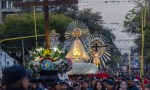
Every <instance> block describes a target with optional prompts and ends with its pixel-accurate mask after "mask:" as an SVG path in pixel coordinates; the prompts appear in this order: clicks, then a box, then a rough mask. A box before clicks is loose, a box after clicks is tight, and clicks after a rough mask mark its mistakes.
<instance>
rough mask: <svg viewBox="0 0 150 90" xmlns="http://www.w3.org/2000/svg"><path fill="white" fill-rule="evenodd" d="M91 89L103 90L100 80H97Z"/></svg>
mask: <svg viewBox="0 0 150 90" xmlns="http://www.w3.org/2000/svg"><path fill="white" fill-rule="evenodd" d="M93 90H103V87H102V82H100V81H97V82H96V84H95V87H94V89H93Z"/></svg>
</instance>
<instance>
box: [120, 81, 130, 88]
mask: <svg viewBox="0 0 150 90" xmlns="http://www.w3.org/2000/svg"><path fill="white" fill-rule="evenodd" d="M127 88H128V87H127V82H126V81H121V83H120V89H119V90H127Z"/></svg>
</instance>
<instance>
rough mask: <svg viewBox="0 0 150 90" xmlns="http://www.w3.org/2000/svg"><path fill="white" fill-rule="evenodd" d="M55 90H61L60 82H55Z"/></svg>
mask: <svg viewBox="0 0 150 90" xmlns="http://www.w3.org/2000/svg"><path fill="white" fill-rule="evenodd" d="M54 90H60V82H55V83H54Z"/></svg>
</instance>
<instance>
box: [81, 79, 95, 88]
mask: <svg viewBox="0 0 150 90" xmlns="http://www.w3.org/2000/svg"><path fill="white" fill-rule="evenodd" d="M80 85H81V90H92V89H90V88H89V84H88V80H86V79H83V80H82V81H80Z"/></svg>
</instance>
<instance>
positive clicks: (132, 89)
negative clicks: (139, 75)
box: [128, 77, 139, 90]
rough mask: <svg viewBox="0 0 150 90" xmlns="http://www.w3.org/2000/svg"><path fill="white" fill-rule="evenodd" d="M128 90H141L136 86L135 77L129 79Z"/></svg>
mask: <svg viewBox="0 0 150 90" xmlns="http://www.w3.org/2000/svg"><path fill="white" fill-rule="evenodd" d="M128 90H139V89H138V88H137V87H136V86H135V85H134V78H133V77H128Z"/></svg>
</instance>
